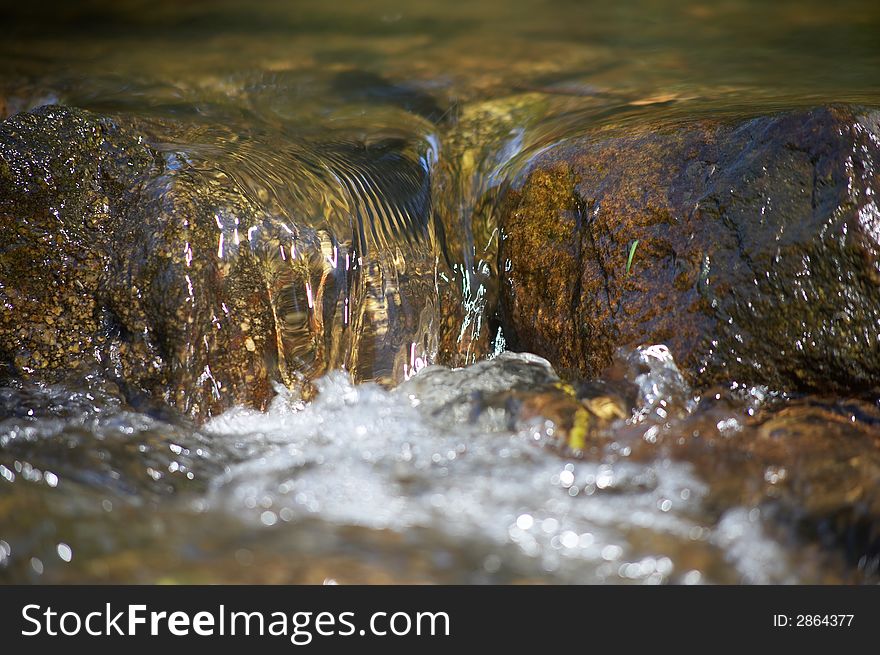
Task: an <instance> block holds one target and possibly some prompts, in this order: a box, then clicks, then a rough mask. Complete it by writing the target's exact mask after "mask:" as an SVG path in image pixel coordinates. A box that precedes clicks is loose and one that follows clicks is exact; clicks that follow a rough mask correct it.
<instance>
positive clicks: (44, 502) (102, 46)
mask: <svg viewBox="0 0 880 655" xmlns="http://www.w3.org/2000/svg"><path fill="white" fill-rule="evenodd" d="M3 13H4V20H3V23H4V38H3V40H2V41H0V111H2V112H3V113H4V115H11V114H13V113H16V112H18V111H23V110H27V109H30V108H33V107H36V106H39V105H43V104H55V103H57V104H64V105H71V106H75V107H81V108H84V109H88V110H92V111H95V112H99V113H103V114H111V115H114V116H121V117H126V118H128V119H131V120H133V121H137V122H138V124H139V125H143V126H146V128H145V129H147V131H148V132H150V133H151V134H153V135H154V140H153V143H151V146H153V147H154V148H155V149H156V150H157V151H159V152H161V153H162V155H163V157H164V158H165V161H166V163H167V164H168V165H169V166H171V164H173V163H174V162H175V161H179V162H184V163H185V164H186V165H187V166H192V167H195V168H197V169H198V170H201V171H211V172H213V173H214V174H216V175H217V178H218V179H222V180H223V181H224V182H225V183H227V184H230V185H235V187H236V188H237V189H239V190H240V191H241V193H242V194H244V195H245V196H246V197H247V198H248V199H250V200H251V201H252V203H253V205H254V206H256V207H258V208H259V210H260V212H261V214H260V218H259V221H260V225H264V224H265V225H269V224H271V225H274V226H276V228H277V227H278V226H281V227H283V226H284V225H288V224H293V223H294V222H296V223H298V224H305V225H307V227H308V229H307V230H306V231H305V232H304V233H303V236H302V237H301V238H302V240H303V242H304V243H308V244H311V245H312V246H313V249H315V250H316V251H317V252H320V253H323V254H324V255H326V256H328V257H330V258H332V261H334V262H340V261H342V260H343V259H345V258H346V257H347V256H349V255H351V259H352V260H355V259H357V256H359V255H362V256H365V257H366V256H368V255H373V256H374V258H375V262H376V269H375V270H374V271H371V272H369V273H368V275H367V277H368V279H369V276H371V275H372V276H375V277H377V278H381V280H382V284H383V285H386V286H387V285H389V284H394V285H396V286H395V288H396V289H397V290H398V291H397V293H398V296H399V297H398V300H397V301H396V302H395V303H391V304H390V305H388V306H386V305H384V304H383V302H384V301H383V300H382V299H381V298H376V299H375V301H374V303H373V304H372V305H370V304H369V303H368V307H370V308H372V309H369V312H372V313H371V314H369V315H368V317H367V318H363V317H360V319H357V320H360V321H361V322H360V323H358V322H357V320H356V319H353V318H351V317H350V315H349V313H348V311H349V307H350V303H349V301H350V298H349V296H348V295H347V293H348V292H343V293H338V294H337V295H336V296H334V298H333V303H332V307H331V308H330V309H325V312H324V317H325V318H324V324H323V325H322V329H323V330H324V332H325V334H326V335H327V338H326V339H325V343H324V346H323V347H324V348H325V350H326V351H327V352H330V353H337V355H334V357H336V358H335V359H334V358H333V357H329V362H330V366H329V367H328V369H332V370H328V369H325V368H318V367H317V364H315V366H314V367H312V364H313V363H314V362H316V361H318V358H317V356H316V355H315V354H314V353H313V352H312V351H311V350H310V349H309V348H311V347H312V346H308V344H307V340H304V339H302V338H301V336H302V334H303V333H304V332H307V331H308V326H307V325H305V319H304V318H303V308H304V307H305V306H306V305H308V307H312V304H313V302H314V298H313V296H312V294H313V292H315V293H317V289H314V290H313V289H312V287H311V286H309V287H301V288H300V287H297V288H296V289H295V290H293V291H287V292H286V293H288V296H285V297H284V298H283V299H282V300H279V301H278V308H279V312H278V313H279V314H283V316H282V319H281V320H282V322H283V323H284V325H283V329H282V330H281V331H280V333H281V335H282V336H281V339H282V341H283V343H281V344H280V346H279V348H280V352H281V356H282V358H287V359H288V360H289V361H290V362H293V363H295V364H296V368H298V369H299V370H304V371H306V372H309V373H313V374H316V375H319V377H318V379H317V380H316V382H315V386H316V388H317V391H318V393H317V396H315V397H314V398H313V399H311V400H303V399H302V398H300V396H299V395H298V394H297V393H295V392H294V391H291V390H289V389H287V388H285V386H284V385H283V384H282V382H288V383H290V380H279V381H278V385H277V391H278V395H277V396H276V397H275V399H274V401H273V402H272V405H271V407H270V408H269V409H268V410H267V411H266V412H258V411H255V410H249V409H242V408H235V409H231V410H228V411H226V412H224V413H222V414H220V415H218V416H215V417H213V418H212V419H211V420H209V421H208V422H207V423H205V424H204V425H200V426H198V425H195V424H193V423H192V422H190V421H188V420H186V419H183V418H180V417H177V416H174V415H172V414H171V413H169V412H157V411H139V410H138V409H135V408H134V407H132V406H131V405H129V404H127V403H126V402H125V401H124V400H122V399H121V398H120V394H119V390H118V388H116V387H115V385H113V384H112V383H111V382H109V381H108V380H105V379H103V378H102V377H101V376H99V375H93V376H88V377H86V378H85V379H83V380H81V381H77V383H76V384H65V385H45V384H37V383H34V382H29V381H27V380H19V381H14V382H12V383H10V384H9V385H8V386H5V387H2V388H0V581H5V582H33V583H52V582H76V581H99V582H174V583H185V582H258V583H262V582H266V583H288V582H308V583H353V582H368V583H373V582H440V583H487V582H496V583H497V582H501V583H508V582H561V583H667V582H670V583H682V584H702V583H741V582H742V583H826V582H866V581H867V582H876V576H877V566H878V558H880V547H878V542H880V537H878V535H877V532H876V531H877V528H876V527H875V526H876V523H874V522H873V521H874V520H875V518H874V517H876V516H877V512H880V499H878V494H877V493H876V492H873V491H870V490H871V489H877V488H878V478H877V472H878V471H880V454H878V453H880V448H878V445H880V429H878V427H877V426H878V425H880V409H878V406H877V403H870V402H868V401H867V400H865V399H861V400H855V399H847V398H817V397H789V396H786V395H784V394H779V393H775V392H774V390H772V389H766V388H740V387H739V386H738V385H736V383H733V384H732V385H730V386H728V387H724V388H718V389H712V390H702V392H701V393H697V392H696V391H694V390H691V389H690V388H689V387H688V386H687V384H686V383H685V382H684V379H683V378H682V377H681V376H680V374H679V373H678V370H677V368H676V367H675V363H674V361H673V360H672V358H671V357H670V356H668V353H666V352H665V351H664V350H663V348H661V347H659V345H655V347H653V348H651V347H645V348H642V349H640V350H634V351H628V352H622V353H620V355H619V358H618V359H619V361H618V364H617V366H616V368H615V371H614V372H612V373H609V377H608V379H606V380H601V381H594V382H593V385H594V386H593V387H591V390H590V391H589V392H588V393H589V394H590V395H593V396H596V397H601V398H612V399H614V402H615V403H617V404H619V406H620V408H621V409H620V412H619V413H618V414H615V415H614V416H609V417H608V420H607V421H604V422H601V424H600V425H597V426H595V427H592V428H591V430H590V432H589V440H588V442H587V445H586V446H583V445H582V447H579V448H576V449H574V450H573V449H571V448H568V447H565V446H564V444H562V445H561V442H560V436H559V435H560V434H562V433H565V432H566V431H569V430H570V428H571V426H570V425H569V424H567V423H566V421H567V420H568V419H567V415H566V413H565V412H566V411H568V410H567V409H566V408H567V407H568V406H567V405H566V402H567V401H566V400H565V398H564V397H563V396H564V394H561V395H560V391H559V389H560V388H561V387H563V386H564V384H563V381H561V380H559V378H558V377H557V374H556V373H555V372H554V371H553V370H552V368H551V367H550V365H549V364H548V363H547V362H545V361H544V360H542V359H540V358H538V357H535V356H533V355H528V354H515V353H509V352H506V351H504V340H503V334H501V333H499V332H498V327H497V325H496V324H495V323H494V322H493V321H492V320H490V319H491V317H488V316H487V315H486V308H487V307H490V306H491V303H492V302H493V301H494V300H493V299H494V298H495V296H496V293H497V291H496V285H497V271H496V268H497V265H496V255H497V253H496V251H495V247H496V246H497V240H496V239H495V230H494V226H493V220H494V215H493V205H492V199H493V197H494V192H495V191H496V190H498V189H501V188H503V186H504V185H505V184H506V183H508V182H510V181H511V180H513V179H515V177H516V174H517V172H518V171H519V170H520V169H521V167H523V166H524V165H525V164H527V163H528V161H529V160H530V158H531V157H533V156H534V155H535V154H536V153H538V152H540V151H541V150H542V149H544V148H546V147H547V146H548V145H550V144H553V143H556V142H558V141H560V140H562V139H565V138H566V137H568V136H570V135H572V134H576V133H577V130H579V129H582V128H583V127H584V126H585V125H601V124H611V123H614V124H616V125H623V126H625V125H626V124H627V122H628V121H641V120H645V119H646V118H648V119H656V118H657V117H662V118H664V119H665V118H682V117H693V116H703V115H730V116H740V115H743V116H745V115H752V114H755V113H761V112H770V111H776V110H779V109H785V108H792V107H801V106H812V105H816V104H821V103H825V102H853V103H860V104H867V105H878V104H880V40H878V39H877V34H878V29H880V7H878V5H876V3H870V2H857V1H854V0H844V1H843V2H838V3H827V2H818V1H814V0H799V1H797V2H794V1H784V2H773V3H766V2H760V1H757V0H754V1H753V0H727V1H724V2H716V3H709V2H672V1H651V0H636V1H633V2H622V3H617V2H574V1H572V2H564V1H559V2H546V1H538V0H515V1H514V2H500V1H486V2H458V1H457V0H456V1H450V2H442V3H440V2H435V3H431V2H419V1H412V2H408V3H397V2H389V1H384V0H381V1H379V2H370V3H358V2H350V1H347V0H344V1H341V2H334V3H326V2H311V1H304V2H261V3H244V2H229V1H225V0H221V1H219V2H188V3H177V2H170V1H167V2H166V1H164V0H158V1H157V0H151V1H150V2H142V1H139V0H125V1H118V2H113V3H109V2H108V3H105V2H83V3H75V4H74V3H69V4H68V3H59V4H58V6H57V7H55V8H54V9H53V10H52V11H48V10H46V9H45V8H37V7H36V6H31V5H29V4H27V3H19V4H15V5H12V6H9V7H7V8H5V9H4V10H3ZM363 144H368V145H369V146H370V147H373V148H374V149H375V148H379V149H382V148H384V149H385V150H384V151H383V152H386V153H387V155H386V156H384V157H383V158H381V160H379V161H376V160H375V159H372V160H370V161H364V160H362V159H359V157H361V156H362V152H361V150H359V149H358V147H359V145H361V146H362V145H363ZM171 169H172V170H173V166H171ZM158 192H159V191H157V193H158ZM353 199H354V200H353ZM432 212H433V217H434V218H435V220H434V221H427V220H426V216H430V215H432ZM355 214H357V215H359V216H369V220H368V221H365V222H362V223H361V224H360V227H359V228H353V227H352V221H351V217H352V216H353V215H355ZM225 220H226V219H225V218H223V217H219V216H218V218H217V222H218V227H219V242H218V254H217V256H218V257H219V258H221V259H223V258H231V257H234V256H235V252H234V246H233V244H234V245H235V246H237V245H238V240H239V239H244V233H245V232H246V231H247V228H248V227H249V226H246V225H242V226H241V232H242V234H241V235H240V234H239V223H238V221H237V219H236V220H235V222H234V224H233V223H232V222H228V224H227V222H224V221H225ZM231 220H232V219H230V221H231ZM255 220H256V219H255ZM437 226H439V228H438V227H437ZM266 230H267V232H266V233H267V234H274V233H275V232H272V231H271V230H270V229H269V228H266ZM276 231H277V230H276ZM248 238H249V240H250V241H251V243H252V244H253V243H256V242H258V241H259V239H260V237H259V235H258V236H254V235H253V234H250V233H249V234H248ZM274 239H275V237H267V241H266V243H265V244H262V245H261V246H260V247H261V248H263V247H264V249H265V250H266V252H270V251H271V252H272V253H273V254H272V257H274V258H276V259H277V258H278V257H281V258H286V255H285V252H288V255H289V256H293V255H294V250H293V246H290V248H291V249H290V250H289V251H285V249H284V245H283V244H281V248H280V255H279V254H278V253H277V252H276V251H277V250H278V246H279V242H278V241H277V240H274ZM266 256H267V257H269V255H266ZM401 260H405V261H406V262H407V264H408V265H409V266H410V267H414V268H412V269H411V270H416V271H418V272H419V273H418V274H417V275H415V276H411V277H413V278H414V280H415V281H414V282H413V281H410V282H407V283H404V282H403V281H398V279H397V277H395V275H396V273H395V271H398V270H399V268H400V266H399V262H400V261H401ZM273 261H274V260H273ZM277 263H278V262H277V261H275V262H274V264H273V265H276V264H277ZM308 265H309V266H313V267H317V268H318V269H320V270H323V269H322V268H321V267H322V266H325V264H324V263H323V260H321V261H318V262H311V263H309V264H308ZM334 266H336V264H334ZM320 270H319V274H320ZM346 270H348V269H346ZM438 275H442V276H443V277H444V280H445V281H447V282H448V283H449V284H450V285H451V286H452V287H453V288H454V289H455V293H456V295H455V296H454V297H455V299H456V300H457V303H458V305H459V306H457V307H456V308H455V311H454V312H452V313H453V314H454V316H455V320H456V321H457V323H456V330H455V331H454V332H455V335H456V339H455V343H454V344H453V345H452V346H451V347H450V348H451V349H452V350H455V351H456V352H457V359H456V360H455V364H456V365H458V367H457V368H446V367H443V366H439V365H436V364H435V363H434V361H435V359H436V357H435V355H436V352H437V351H438V349H442V348H443V345H442V344H438V343H437V339H438V336H437V333H436V326H437V324H438V322H439V321H440V320H441V319H442V318H443V315H444V313H449V312H450V309H449V305H448V303H449V300H448V299H445V300H444V301H443V302H440V300H438V299H434V298H428V300H427V304H428V307H429V308H430V310H431V311H430V312H426V311H423V307H424V305H425V302H426V298H425V293H426V292H425V289H428V290H429V291H430V289H431V288H433V285H434V284H435V282H436V280H435V277H436V276H438ZM420 276H421V277H420ZM422 277H423V278H424V280H425V283H424V284H423V285H420V283H419V280H421V278H422ZM402 279H403V278H402V277H401V280H402ZM279 284H280V285H281V287H283V288H284V289H288V290H289V289H291V288H292V284H287V283H286V282H284V281H282V282H281V283H279ZM407 285H409V286H407ZM342 286H343V287H344V285H342ZM328 293H329V292H328ZM361 293H369V292H368V291H361ZM428 295H430V293H428ZM326 302H329V301H326ZM444 302H445V303H446V304H444ZM325 306H328V305H325ZM281 310H283V311H281ZM350 322H354V323H355V327H356V328H357V329H358V330H366V331H368V332H369V330H379V329H380V328H378V327H376V326H380V325H384V324H386V323H389V322H390V323H389V324H393V325H394V326H395V329H397V326H404V327H401V328H400V329H401V330H404V331H406V335H407V337H406V338H405V339H403V341H405V343H406V344H411V345H407V346H406V347H404V348H403V352H402V353H401V352H398V351H397V350H395V349H394V348H393V347H389V348H390V349H389V350H388V352H384V351H382V349H381V348H378V349H377V348H374V347H370V348H360V347H359V345H358V343H357V342H356V340H357V337H350V336H344V335H346V334H351V333H352V332H353V331H352V330H351V329H348V328H349V323H350ZM383 322H384V323H383ZM343 328H346V330H345V331H343ZM354 332H356V330H355V331H354ZM346 339H354V342H353V343H349V342H347V341H345V340H346ZM398 341H400V339H398ZM395 343H397V341H395ZM352 352H354V353H357V357H354V356H353V355H351V354H350V353H352ZM487 352H488V353H490V355H489V356H488V357H487V356H485V355H484V353H487ZM346 353H349V354H346ZM401 362H402V364H401ZM342 366H344V367H345V368H347V369H348V371H349V372H343V371H341V370H338V369H339V367H342ZM401 373H402V374H401ZM353 377H354V380H353V379H352V378H353ZM380 383H381V384H380ZM597 385H598V386H597ZM596 389H599V391H596ZM585 393H587V392H585ZM535 406H537V407H538V409H536V410H530V409H529V408H530V407H532V408H533V407H535ZM560 408H561V409H560ZM865 489H868V490H869V492H867V493H866V492H865ZM853 494H855V495H853ZM860 494H861V495H860ZM854 497H858V498H862V499H864V498H867V500H865V501H863V502H862V501H860V503H859V504H858V507H856V508H855V509H853V508H852V507H851V503H850V504H849V505H848V504H847V499H848V498H849V499H851V498H854Z"/></svg>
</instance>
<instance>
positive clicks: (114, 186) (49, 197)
mask: <svg viewBox="0 0 880 655" xmlns="http://www.w3.org/2000/svg"><path fill="white" fill-rule="evenodd" d="M262 138H263V139H265V140H271V139H274V140H275V143H274V147H275V148H276V149H277V150H278V151H279V153H280V154H279V156H280V158H281V159H283V160H284V161H286V162H288V161H289V162H291V163H290V170H289V171H288V170H284V171H283V173H284V175H283V176H281V175H278V176H276V179H278V180H279V181H278V185H279V186H278V187H275V188H273V187H269V188H267V187H266V186H265V185H261V184H260V181H259V179H258V177H257V175H256V174H255V173H253V172H251V171H250V170H249V169H247V168H245V167H243V166H242V164H241V163H240V161H238V160H240V159H246V158H247V157H248V156H252V157H253V158H254V159H255V160H256V159H257V157H259V156H261V155H262V156H264V157H265V154H264V153H265V152H267V151H269V152H271V150H270V149H269V146H267V145H266V144H265V143H262V144H260V147H261V148H262V150H259V151H257V150H256V147H255V146H254V144H253V143H250V142H248V141H247V140H246V139H243V138H241V137H239V136H238V135H234V134H230V133H226V132H224V131H223V130H222V128H206V127H204V126H200V125H195V126H188V125H177V124H172V125H169V124H162V123H158V122H149V121H140V122H136V121H134V120H133V119H116V120H114V119H111V118H108V117H102V116H99V115H96V114H92V113H89V112H86V111H81V110H77V109H71V108H65V107H59V106H47V107H42V108H39V109H36V110H34V111H32V112H30V113H23V114H18V115H16V116H13V117H11V118H9V119H8V120H6V121H5V122H4V123H3V124H2V126H0V226H2V229H3V233H4V235H5V239H4V243H3V245H2V247H0V303H2V304H3V308H4V309H3V312H2V314H0V361H2V362H3V363H4V364H5V365H6V366H5V367H6V370H7V373H6V375H7V376H12V377H24V378H27V379H33V380H41V381H46V382H50V383H54V382H58V381H61V380H63V379H64V378H65V377H66V376H68V375H70V374H71V373H74V374H77V375H81V374H85V373H87V372H89V371H92V370H93V369H95V368H98V369H99V370H101V371H104V372H105V373H107V374H109V375H110V376H111V377H112V378H113V379H114V380H116V381H118V383H119V384H120V386H121V387H122V388H123V390H124V391H125V395H126V397H127V398H128V399H129V400H130V401H132V400H135V399H139V398H143V399H148V400H151V401H152V400H158V401H161V402H162V403H166V404H169V405H171V406H173V407H176V408H177V409H179V410H181V411H183V412H185V413H186V414H189V415H191V416H193V417H195V418H199V419H201V418H204V417H206V416H210V415H213V414H216V413H217V412H219V411H221V410H223V409H225V408H227V407H229V406H231V405H233V404H243V405H250V406H255V407H260V408H262V407H265V406H266V404H267V403H268V401H269V399H270V398H271V397H272V396H273V395H274V392H273V387H272V383H273V381H280V382H283V383H284V384H286V385H287V386H290V387H293V386H296V385H298V384H300V382H301V380H302V379H304V378H310V377H313V376H315V375H318V374H320V373H323V372H325V371H326V370H328V369H329V368H333V367H338V366H346V367H348V368H349V370H351V371H352V372H353V374H354V376H355V377H356V378H357V379H375V380H379V381H383V382H385V381H391V380H394V379H401V378H402V377H404V375H406V374H407V371H408V370H409V367H412V366H415V365H416V364H417V363H421V364H424V362H426V361H430V360H431V359H433V357H435V356H436V355H437V350H438V345H437V342H436V337H435V334H436V332H437V322H438V318H437V316H438V312H439V307H438V305H439V303H440V302H441V300H440V297H443V298H445V297H446V296H442V294H441V296H439V297H438V295H437V294H433V293H432V289H433V287H434V279H435V274H436V268H435V265H436V257H435V256H434V253H433V246H432V242H431V240H430V237H429V236H428V235H427V230H428V228H427V224H426V216H428V207H429V206H430V195H429V192H428V191H427V189H429V184H428V182H427V181H426V178H427V170H426V166H425V165H424V164H423V162H422V161H420V160H419V159H418V157H419V156H420V155H419V153H418V152H417V151H416V148H415V147H410V145H409V144H407V143H405V142H400V141H399V140H394V139H391V140H387V141H385V142H374V143H370V144H369V147H367V146H366V145H364V144H358V143H352V144H347V143H340V144H335V143H334V144H326V145H314V146H310V147H307V146H304V145H302V144H299V143H297V142H293V143H290V144H289V143H282V142H281V140H280V139H279V137H277V136H273V135H269V136H265V135H263V136H262ZM175 139H177V140H178V141H177V142H179V143H189V144H196V145H195V146H194V147H193V148H190V149H189V150H187V149H185V148H178V147H174V146H173V145H171V143H172V142H173V141H175ZM228 144H234V147H228ZM249 148H250V149H251V150H253V152H250V151H249V150H248V149H249ZM285 148H286V150H285ZM248 152H250V155H248V154H241V153H248ZM236 158H238V159H236ZM271 163H272V162H268V163H267V164H266V165H267V166H269V165H271ZM282 178H283V179H282ZM390 185H393V187H394V190H395V192H396V195H393V194H392V193H390V191H389V189H387V188H385V187H388V186H390ZM282 192H283V193H285V194H286V195H284V196H282V195H281V194H282ZM447 295H448V294H447ZM449 302H450V304H455V303H454V302H453V301H452V300H449ZM458 304H460V303H458Z"/></svg>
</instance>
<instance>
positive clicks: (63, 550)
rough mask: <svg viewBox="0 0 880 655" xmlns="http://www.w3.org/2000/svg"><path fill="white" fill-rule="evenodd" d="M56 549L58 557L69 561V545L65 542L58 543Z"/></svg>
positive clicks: (70, 551)
mask: <svg viewBox="0 0 880 655" xmlns="http://www.w3.org/2000/svg"><path fill="white" fill-rule="evenodd" d="M56 550H57V551H58V557H60V558H61V559H62V560H64V561H65V562H69V561H70V560H71V559H72V558H73V551H72V550H71V548H70V546H68V545H67V544H65V543H60V544H58V546H57V547H56Z"/></svg>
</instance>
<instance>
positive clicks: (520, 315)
mask: <svg viewBox="0 0 880 655" xmlns="http://www.w3.org/2000/svg"><path fill="white" fill-rule="evenodd" d="M878 121H880V113H878V112H876V111H872V110H863V109H860V108H854V107H846V106H843V107H838V106H831V107H819V108H815V109H812V110H809V111H791V112H788V113H782V114H778V115H772V116H762V117H758V118H751V119H748V120H740V121H733V120H729V119H725V120H712V119H702V120H695V121H683V122H678V123H675V122H671V123H670V122H666V123H664V124H649V125H642V126H636V127H632V126H630V127H628V128H627V129H626V130H625V131H624V130H623V129H622V128H613V129H604V130H603V129H598V128H597V129H587V130H585V131H584V133H583V134H582V135H580V136H578V137H576V138H572V139H569V140H566V141H564V142H562V143H560V144H557V145H555V146H553V147H552V148H549V149H548V150H546V151H544V152H542V153H541V154H540V155H539V156H537V157H536V158H535V159H534V160H533V161H532V162H530V163H529V165H528V167H527V168H526V169H525V170H524V172H523V173H522V174H521V176H520V178H519V180H518V182H517V183H516V184H514V185H512V188H511V189H510V190H509V191H508V193H507V196H506V198H505V201H504V203H503V208H502V212H501V213H502V216H501V219H500V221H501V229H502V241H501V249H500V253H499V257H500V262H499V269H500V270H502V271H505V270H506V271H508V272H507V275H506V277H505V279H503V280H502V290H501V315H502V322H503V325H504V328H505V332H506V334H507V336H508V337H509V338H510V340H511V342H512V345H513V346H514V347H516V348H518V349H522V350H529V351H531V352H535V353H537V354H539V355H541V356H544V357H546V358H548V359H549V360H550V361H551V362H552V363H553V364H554V365H555V366H557V367H559V368H561V369H574V370H576V371H578V372H579V373H580V374H584V375H596V374H598V373H599V372H601V371H602V370H603V369H604V368H605V367H606V366H608V365H609V364H610V363H611V360H612V355H613V353H614V352H615V351H616V349H617V348H618V347H621V346H632V345H639V344H649V343H665V344H667V345H668V346H669V348H670V350H671V351H672V353H673V354H674V356H675V359H676V361H677V362H678V363H679V365H680V366H681V367H682V369H683V371H684V372H685V374H686V375H687V377H688V378H689V379H690V381H691V382H692V383H696V384H698V385H700V386H706V385H709V384H712V383H714V382H722V381H730V380H737V381H740V382H745V383H760V384H766V385H770V386H771V387H774V388H777V389H790V390H823V391H825V390H827V391H847V392H856V393H876V391H877V390H878V389H880V342H878V335H880V332H878V327H877V326H878V325H880V289H878V283H880V260H878V254H880V231H878V229H880V228H878V226H880V208H878V205H877V201H876V196H875V190H876V189H877V188H878V183H880V124H878ZM630 255H632V258H631V261H630V265H629V266H628V265H627V262H628V261H629V260H630Z"/></svg>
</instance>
